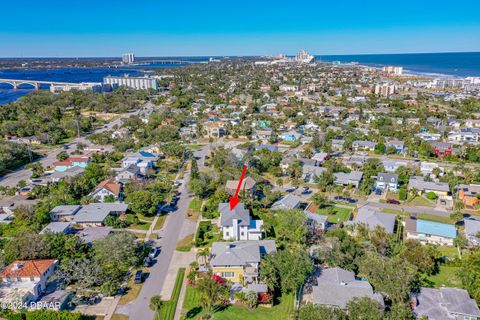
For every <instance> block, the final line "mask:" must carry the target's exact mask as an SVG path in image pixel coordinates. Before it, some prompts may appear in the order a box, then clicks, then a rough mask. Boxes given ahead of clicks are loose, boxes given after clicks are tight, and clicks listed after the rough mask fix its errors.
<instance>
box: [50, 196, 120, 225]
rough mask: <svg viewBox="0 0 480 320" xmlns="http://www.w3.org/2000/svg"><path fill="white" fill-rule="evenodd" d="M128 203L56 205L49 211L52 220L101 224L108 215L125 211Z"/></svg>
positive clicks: (80, 223)
mask: <svg viewBox="0 0 480 320" xmlns="http://www.w3.org/2000/svg"><path fill="white" fill-rule="evenodd" d="M127 209H128V205H127V204H125V203H119V202H112V203H90V204H87V205H84V206H81V205H63V206H56V207H55V208H53V209H52V210H51V211H50V217H51V219H52V221H69V222H72V223H74V224H79V225H81V226H83V227H92V226H93V227H95V226H103V222H104V220H105V218H106V217H107V216H109V215H114V216H118V215H119V214H122V213H125V212H126V211H127Z"/></svg>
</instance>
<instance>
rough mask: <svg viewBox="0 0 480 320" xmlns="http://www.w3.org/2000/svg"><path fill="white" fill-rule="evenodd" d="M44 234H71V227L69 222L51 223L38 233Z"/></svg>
mask: <svg viewBox="0 0 480 320" xmlns="http://www.w3.org/2000/svg"><path fill="white" fill-rule="evenodd" d="M45 233H65V234H69V233H73V226H72V223H70V222H64V221H53V222H50V223H49V224H48V225H47V226H46V227H45V228H43V229H42V231H40V234H45Z"/></svg>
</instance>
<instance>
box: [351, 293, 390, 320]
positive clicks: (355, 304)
mask: <svg viewBox="0 0 480 320" xmlns="http://www.w3.org/2000/svg"><path fill="white" fill-rule="evenodd" d="M347 314H348V318H349V319H355V320H382V319H383V307H382V305H381V304H380V303H379V302H378V301H375V300H372V299H370V298H368V297H361V298H359V297H355V298H353V299H352V300H350V301H349V302H348V303H347Z"/></svg>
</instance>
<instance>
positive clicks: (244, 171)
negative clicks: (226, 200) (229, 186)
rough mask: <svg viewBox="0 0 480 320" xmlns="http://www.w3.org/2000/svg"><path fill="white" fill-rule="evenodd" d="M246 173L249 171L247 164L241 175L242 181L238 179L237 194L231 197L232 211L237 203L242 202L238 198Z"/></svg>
mask: <svg viewBox="0 0 480 320" xmlns="http://www.w3.org/2000/svg"><path fill="white" fill-rule="evenodd" d="M245 173H247V166H243V171H242V176H241V177H240V181H238V186H237V190H236V191H235V196H233V197H230V211H232V210H233V209H235V207H236V206H237V204H239V203H240V199H238V193H239V192H240V188H241V186H242V182H243V178H245Z"/></svg>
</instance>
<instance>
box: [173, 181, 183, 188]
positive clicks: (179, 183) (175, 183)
mask: <svg viewBox="0 0 480 320" xmlns="http://www.w3.org/2000/svg"><path fill="white" fill-rule="evenodd" d="M173 184H174V185H175V187H180V186H181V185H182V183H181V182H180V181H175V182H174V183H173Z"/></svg>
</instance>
